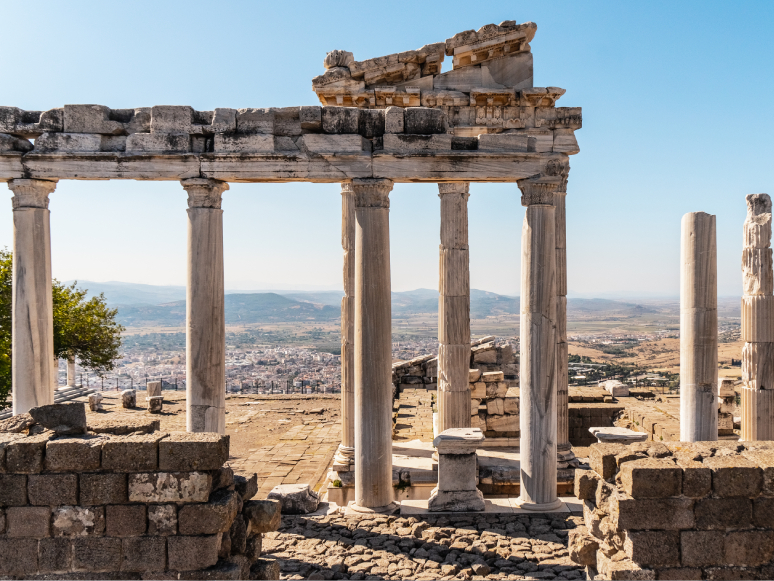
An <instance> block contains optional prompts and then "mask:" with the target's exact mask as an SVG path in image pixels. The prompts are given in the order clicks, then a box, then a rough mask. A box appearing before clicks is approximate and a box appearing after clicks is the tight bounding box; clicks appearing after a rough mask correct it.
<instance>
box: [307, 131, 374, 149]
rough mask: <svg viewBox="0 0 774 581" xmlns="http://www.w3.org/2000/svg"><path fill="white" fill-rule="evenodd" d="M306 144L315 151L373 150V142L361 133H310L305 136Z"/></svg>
mask: <svg viewBox="0 0 774 581" xmlns="http://www.w3.org/2000/svg"><path fill="white" fill-rule="evenodd" d="M303 141H304V146H305V147H306V148H307V149H308V150H309V151H311V152H315V153H330V154H338V153H362V152H364V151H371V142H370V141H368V140H367V139H366V138H365V137H363V136H361V135H326V134H322V133H308V134H307V135H304V137H303Z"/></svg>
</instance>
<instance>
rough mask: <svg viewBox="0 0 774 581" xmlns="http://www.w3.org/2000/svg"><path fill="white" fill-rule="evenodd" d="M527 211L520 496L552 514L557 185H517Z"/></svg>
mask: <svg viewBox="0 0 774 581" xmlns="http://www.w3.org/2000/svg"><path fill="white" fill-rule="evenodd" d="M519 188H520V189H521V192H522V196H521V203H522V205H523V206H526V207H527V211H526V214H525V216H524V225H523V227H522V234H521V318H520V325H519V329H520V336H521V340H520V349H521V356H520V366H521V371H520V379H521V401H520V408H521V414H520V429H521V447H520V464H521V496H520V498H519V505H520V506H521V507H522V508H525V509H528V510H551V509H553V508H558V507H559V506H560V505H561V501H560V500H559V499H558V498H557V495H556V469H557V462H556V454H557V450H556V435H557V434H556V381H555V380H556V209H555V208H554V192H555V191H556V189H557V185H556V184H555V183H541V182H532V181H522V182H519Z"/></svg>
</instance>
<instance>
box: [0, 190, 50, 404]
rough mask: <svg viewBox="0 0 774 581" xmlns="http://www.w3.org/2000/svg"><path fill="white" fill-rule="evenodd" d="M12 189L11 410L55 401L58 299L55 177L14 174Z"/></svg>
mask: <svg viewBox="0 0 774 581" xmlns="http://www.w3.org/2000/svg"><path fill="white" fill-rule="evenodd" d="M8 187H9V188H10V189H11V191H12V192H13V198H11V202H12V204H13V288H12V291H11V292H12V305H13V306H12V316H11V319H12V322H11V326H12V331H11V332H12V338H13V346H12V349H11V350H12V363H11V382H12V386H13V387H12V390H13V395H12V400H13V413H14V414H22V413H25V412H27V411H29V410H30V409H31V408H33V407H36V406H41V405H47V404H52V403H54V385H55V382H56V375H55V374H54V369H53V361H54V305H53V298H52V295H51V292H52V291H51V215H50V212H49V210H48V196H49V194H51V193H52V192H53V191H54V190H55V189H56V181H52V180H30V179H18V180H10V181H9V182H8Z"/></svg>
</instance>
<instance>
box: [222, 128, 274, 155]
mask: <svg viewBox="0 0 774 581" xmlns="http://www.w3.org/2000/svg"><path fill="white" fill-rule="evenodd" d="M213 151H214V152H215V153H271V152H273V151H274V136H273V135H271V134H264V133H248V134H229V133H218V134H217V135H215V138H214V142H213Z"/></svg>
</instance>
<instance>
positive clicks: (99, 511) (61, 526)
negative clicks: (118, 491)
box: [51, 506, 105, 537]
mask: <svg viewBox="0 0 774 581" xmlns="http://www.w3.org/2000/svg"><path fill="white" fill-rule="evenodd" d="M104 531H105V508H104V507H103V506H88V507H87V506H58V507H56V508H54V510H53V513H52V515H51V534H52V536H55V537H85V536H89V535H101V534H102V533H103V532H104Z"/></svg>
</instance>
